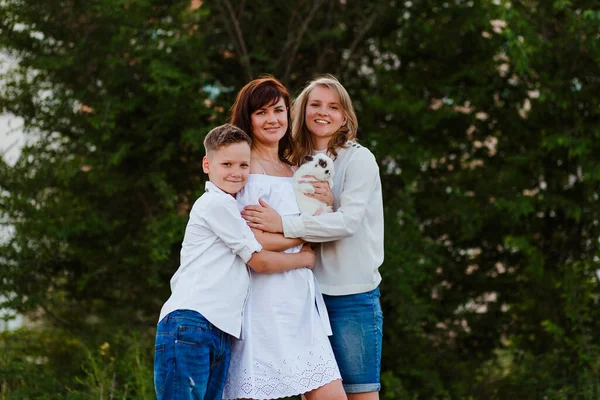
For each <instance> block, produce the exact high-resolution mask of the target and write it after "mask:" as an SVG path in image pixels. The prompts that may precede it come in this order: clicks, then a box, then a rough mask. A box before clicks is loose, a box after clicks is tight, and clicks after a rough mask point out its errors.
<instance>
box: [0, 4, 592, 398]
mask: <svg viewBox="0 0 600 400" xmlns="http://www.w3.org/2000/svg"><path fill="white" fill-rule="evenodd" d="M0 52H2V54H4V55H6V56H8V57H10V58H12V59H14V60H17V61H18V63H17V64H15V65H13V66H11V67H10V68H3V69H2V72H1V75H0V113H10V114H13V115H16V116H18V117H20V118H22V119H23V121H24V130H25V134H26V135H28V137H29V138H30V140H28V144H27V145H26V146H25V147H24V148H23V149H22V152H21V155H20V157H19V159H18V160H17V161H16V163H14V165H13V164H9V163H6V162H4V161H0V223H2V224H3V225H4V226H5V228H10V232H11V234H10V237H8V238H7V239H6V240H4V241H3V242H2V243H0V295H3V296H4V301H3V303H2V304H1V305H2V307H4V308H5V309H9V310H13V311H14V312H15V313H18V314H19V315H24V316H25V317H26V323H25V325H24V326H23V327H22V328H20V329H18V330H16V331H5V332H2V333H0V399H113V398H114V399H151V398H153V397H154V394H153V384H152V358H153V338H154V336H153V335H154V328H155V325H156V322H157V317H158V313H159V310H160V307H161V305H162V303H163V302H164V301H165V300H166V298H167V297H168V295H169V279H170V277H171V275H172V274H173V273H174V271H175V270H176V269H177V267H178V262H179V249H180V244H181V240H182V237H183V231H184V228H185V224H186V221H187V214H188V211H189V209H190V207H191V205H192V203H193V201H194V200H195V199H196V198H197V197H198V196H199V195H200V194H201V193H202V192H203V187H204V186H203V182H204V180H205V179H206V178H205V176H204V175H203V173H202V170H201V165H200V163H201V159H202V156H203V149H202V139H203V136H204V135H205V134H206V132H208V131H209V130H210V129H211V128H212V127H214V126H216V125H219V124H221V123H224V122H226V121H227V116H228V111H229V108H230V106H231V104H232V103H233V99H234V97H235V94H236V92H237V90H239V89H240V88H241V87H242V86H243V85H244V84H245V83H246V82H248V81H249V80H251V79H253V78H255V77H257V76H259V75H260V74H263V73H270V74H273V75H274V76H276V77H277V78H279V79H281V80H282V81H283V82H284V83H285V84H286V85H287V86H288V87H289V89H290V91H291V92H292V93H293V94H297V93H298V92H299V91H300V90H301V88H302V87H303V85H304V84H305V83H306V81H307V80H309V79H311V78H313V77H315V76H316V75H317V74H319V73H333V74H335V75H336V76H337V77H338V78H339V79H340V81H341V82H342V83H343V84H344V85H345V86H346V88H347V89H348V91H349V92H350V94H351V96H352V98H353V100H354V104H355V106H356V110H357V114H358V119H359V124H360V132H359V140H360V141H361V142H362V143H363V144H364V145H365V146H367V147H369V148H370V149H371V150H372V151H373V152H374V154H375V155H376V157H377V159H378V161H379V165H380V171H381V176H382V183H383V190H384V204H385V215H386V232H385V251H386V258H385V263H384V265H383V266H382V267H381V272H382V274H383V277H384V280H383V283H382V286H381V288H382V296H383V297H382V300H383V307H384V313H385V322H384V348H383V366H382V384H383V389H382V392H381V398H383V399H401V400H404V399H407V400H408V399H600V388H599V386H600V382H599V380H600V307H598V306H599V302H600V284H599V283H600V282H599V279H600V275H599V273H598V270H600V263H599V256H600V252H599V237H600V226H599V224H598V220H599V217H600V202H599V196H600V187H599V186H600V163H599V162H598V161H599V158H600V103H599V96H598V94H599V93H600V90H599V89H600V68H599V65H600V4H599V3H598V1H597V0H510V1H509V0H470V1H465V0H452V1H450V0H448V1H444V0H435V1H427V0H408V1H392V0H370V1H364V0H354V1H350V0H289V1H277V0H275V1H273V0H270V1H264V0H252V1H246V0H216V1H202V0H191V1H190V0H185V1H184V0H181V1H179V0H171V1H166V0H162V1H160V0H89V1H80V0H37V1H35V2H34V1H27V0H2V1H0Z"/></svg>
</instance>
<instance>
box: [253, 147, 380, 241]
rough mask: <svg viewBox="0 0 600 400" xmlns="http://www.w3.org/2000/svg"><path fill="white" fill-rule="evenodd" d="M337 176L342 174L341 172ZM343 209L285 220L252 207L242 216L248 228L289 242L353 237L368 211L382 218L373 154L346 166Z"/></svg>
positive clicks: (270, 211) (364, 153)
mask: <svg viewBox="0 0 600 400" xmlns="http://www.w3.org/2000/svg"><path fill="white" fill-rule="evenodd" d="M338 173H340V172H339V171H338ZM345 176H346V180H345V182H344V190H343V192H342V193H341V195H340V207H339V208H338V209H337V210H336V211H335V212H333V213H326V214H321V215H316V216H309V215H300V216H285V217H284V218H283V219H282V217H281V216H279V215H278V214H277V213H276V212H275V210H273V209H272V208H270V207H268V205H265V204H263V203H261V206H249V207H246V209H245V210H248V211H247V212H246V213H243V214H242V216H243V217H244V219H246V220H247V221H248V225H249V226H251V227H254V228H257V229H262V230H265V231H268V232H282V233H284V235H285V236H286V237H288V238H297V237H301V238H303V239H304V240H305V241H307V242H315V243H320V242H329V241H333V240H338V239H343V238H346V237H350V236H352V235H353V234H354V233H355V232H356V231H357V230H358V228H359V227H360V226H361V223H362V219H363V217H364V215H365V212H366V210H367V208H368V207H374V208H377V210H376V211H377V212H380V213H381V214H383V204H382V202H381V179H380V177H379V166H378V165H377V162H376V160H375V157H374V156H373V154H372V153H371V152H370V151H368V150H367V149H364V150H363V151H361V152H360V153H357V154H355V155H354V158H353V159H352V160H351V161H350V162H349V163H348V164H347V167H346V171H345Z"/></svg>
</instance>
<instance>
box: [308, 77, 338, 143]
mask: <svg viewBox="0 0 600 400" xmlns="http://www.w3.org/2000/svg"><path fill="white" fill-rule="evenodd" d="M346 120H347V118H346V116H345V115H344V112H343V110H342V106H341V104H340V99H339V96H338V95H337V94H336V93H335V92H333V91H332V90H331V89H329V88H327V87H325V86H317V87H316V88H314V89H313V90H312V91H311V92H310V93H309V94H308V101H307V102H306V110H305V123H306V127H307V128H308V130H309V131H310V133H311V134H312V139H313V142H314V144H315V147H316V148H317V149H319V150H321V149H323V148H326V147H327V144H328V143H329V141H330V140H331V137H332V136H333V134H334V133H336V132H337V131H338V130H339V129H340V128H341V127H342V125H344V124H345V123H346Z"/></svg>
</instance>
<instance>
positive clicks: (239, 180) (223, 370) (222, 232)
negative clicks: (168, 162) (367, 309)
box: [154, 124, 315, 400]
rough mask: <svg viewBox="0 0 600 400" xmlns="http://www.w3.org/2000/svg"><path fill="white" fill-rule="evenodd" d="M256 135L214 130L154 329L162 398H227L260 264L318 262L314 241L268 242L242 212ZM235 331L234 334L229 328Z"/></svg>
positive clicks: (269, 267) (263, 268) (275, 267)
mask: <svg viewBox="0 0 600 400" xmlns="http://www.w3.org/2000/svg"><path fill="white" fill-rule="evenodd" d="M251 141H252V140H251V139H250V137H249V136H248V135H247V134H246V133H245V132H244V131H242V130H241V129H239V128H237V127H235V126H233V125H230V124H225V125H221V126H219V127H216V128H215V129H213V130H212V131H210V132H209V133H208V135H207V136H206V139H205V140H204V147H205V150H206V156H205V157H204V159H203V160H202V168H203V170H204V172H205V173H207V174H208V177H209V182H206V193H204V194H203V195H202V196H201V197H200V198H199V199H198V200H196V202H195V203H194V206H193V207H192V210H191V212H190V219H189V222H188V224H187V227H186V230H185V236H184V239H183V244H182V248H181V265H180V267H179V269H178V270H177V272H176V273H175V275H173V278H171V291H172V294H171V297H170V298H169V299H168V300H167V302H166V303H165V304H164V306H163V308H162V310H161V313H160V318H159V323H158V327H157V331H156V347H155V356H154V386H155V390H156V396H157V398H159V399H207V400H213V399H221V398H222V392H223V386H224V384H225V378H226V374H227V370H228V368H229V359H230V352H231V336H233V337H235V338H239V337H240V334H241V329H242V313H243V310H244V304H245V301H246V298H247V294H248V291H249V290H250V287H249V282H250V281H249V274H248V270H247V268H246V264H248V265H249V266H250V267H251V268H252V269H254V270H255V271H257V272H262V273H265V272H281V271H286V270H289V269H294V268H303V267H307V266H308V267H309V268H312V267H313V266H314V263H315V255H314V253H313V252H312V250H310V248H309V247H308V246H305V248H303V250H302V251H301V252H299V253H296V254H285V253H278V252H271V251H267V250H262V247H261V245H260V244H259V243H258V242H257V241H256V238H255V237H254V235H253V234H252V231H251V230H250V228H249V227H248V226H247V224H246V222H245V221H244V220H243V219H242V217H241V215H240V213H239V210H238V208H237V205H236V201H235V194H236V193H237V192H238V191H239V190H240V189H242V187H243V186H244V184H245V183H246V181H247V180H248V174H249V173H250V146H251ZM230 335H231V336H230Z"/></svg>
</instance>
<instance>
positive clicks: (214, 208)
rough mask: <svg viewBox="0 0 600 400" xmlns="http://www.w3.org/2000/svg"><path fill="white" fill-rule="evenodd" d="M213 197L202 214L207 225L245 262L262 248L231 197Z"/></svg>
mask: <svg viewBox="0 0 600 400" xmlns="http://www.w3.org/2000/svg"><path fill="white" fill-rule="evenodd" d="M222 200H223V199H215V201H211V202H210V203H209V204H208V206H207V208H206V210H205V212H204V213H203V214H204V215H203V216H202V217H203V219H204V220H205V222H206V224H207V226H208V227H209V228H210V230H212V231H213V232H214V234H215V235H217V236H218V237H219V238H220V239H221V240H222V241H223V242H224V243H225V244H226V245H227V247H229V248H230V249H231V251H232V252H233V253H234V254H237V255H238V256H240V257H241V258H242V259H243V260H244V262H245V263H248V260H250V258H252V254H254V253H255V252H259V251H261V250H262V246H261V245H260V243H258V241H257V240H256V238H255V237H254V234H253V233H252V231H251V230H250V227H248V225H247V224H246V221H244V219H243V218H242V216H241V215H240V212H239V210H238V209H237V206H236V203H235V201H233V198H232V199H231V201H230V200H229V199H226V201H222Z"/></svg>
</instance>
